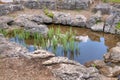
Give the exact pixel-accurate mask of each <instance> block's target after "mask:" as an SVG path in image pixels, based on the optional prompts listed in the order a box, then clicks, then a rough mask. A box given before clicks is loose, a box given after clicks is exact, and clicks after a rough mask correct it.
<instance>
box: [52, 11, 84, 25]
mask: <svg viewBox="0 0 120 80" xmlns="http://www.w3.org/2000/svg"><path fill="white" fill-rule="evenodd" d="M53 23H55V24H63V25H70V26H79V27H85V26H86V17H85V16H83V15H76V16H72V15H71V14H70V13H62V12H61V13H58V12H54V17H53Z"/></svg>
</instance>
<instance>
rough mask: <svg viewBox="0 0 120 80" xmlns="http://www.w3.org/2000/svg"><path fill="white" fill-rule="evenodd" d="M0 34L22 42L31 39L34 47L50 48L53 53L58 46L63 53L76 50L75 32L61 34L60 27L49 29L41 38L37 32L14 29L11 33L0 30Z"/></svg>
mask: <svg viewBox="0 0 120 80" xmlns="http://www.w3.org/2000/svg"><path fill="white" fill-rule="evenodd" d="M0 33H3V34H4V35H12V36H14V37H16V36H17V37H18V38H19V39H23V40H27V39H31V38H32V39H34V46H39V47H40V48H43V49H47V48H48V47H52V49H53V51H54V52H55V50H56V49H57V47H58V45H61V46H62V47H63V49H64V52H67V51H68V50H69V51H71V52H74V51H75V50H77V49H78V47H76V44H75V39H74V36H75V32H73V30H72V28H70V30H69V31H66V32H62V31H61V30H60V26H59V27H58V28H56V29H54V28H50V29H49V31H48V34H47V36H43V35H42V34H41V33H38V32H35V33H33V34H31V33H30V32H28V31H25V30H23V29H14V30H12V32H7V31H5V30H3V29H0ZM62 33H63V34H62Z"/></svg>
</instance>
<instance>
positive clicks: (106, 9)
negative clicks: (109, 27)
mask: <svg viewBox="0 0 120 80" xmlns="http://www.w3.org/2000/svg"><path fill="white" fill-rule="evenodd" d="M111 9H112V6H111V5H110V4H107V3H100V4H97V5H96V6H95V8H94V9H93V11H94V12H97V11H101V12H102V14H110V11H111Z"/></svg>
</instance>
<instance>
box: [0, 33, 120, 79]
mask: <svg viewBox="0 0 120 80" xmlns="http://www.w3.org/2000/svg"><path fill="white" fill-rule="evenodd" d="M114 48H117V49H114ZM114 48H113V49H111V50H112V52H111V51H110V52H108V53H107V54H105V61H102V60H96V61H93V62H89V63H86V64H85V66H87V67H85V66H84V65H81V64H80V63H78V62H75V61H73V60H69V59H68V58H66V57H55V54H53V53H50V52H47V51H44V50H37V51H34V52H28V50H27V49H26V48H24V47H22V46H20V45H18V44H16V43H13V42H9V41H8V40H7V39H6V38H4V36H3V35H2V34H0V58H1V59H5V58H8V59H10V58H16V59H20V58H26V59H27V60H32V59H34V60H35V59H39V60H42V62H41V63H42V66H45V67H47V68H48V69H49V70H50V71H51V72H52V73H53V74H54V76H55V77H56V78H57V79H56V80H98V79H99V80H117V76H119V74H120V66H119V65H118V64H117V65H114V66H110V65H108V64H107V63H106V62H111V64H112V63H116V62H118V63H119V62H120V59H119V58H120V51H119V50H120V43H118V44H117V46H116V47H114ZM112 54H113V55H112ZM106 56H107V57H106ZM115 56H116V57H117V58H115ZM116 59H117V60H116ZM94 65H95V66H94ZM55 66H56V67H55Z"/></svg>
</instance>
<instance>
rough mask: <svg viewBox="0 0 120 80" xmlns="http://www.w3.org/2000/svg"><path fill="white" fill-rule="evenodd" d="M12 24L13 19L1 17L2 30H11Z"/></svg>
mask: <svg viewBox="0 0 120 80" xmlns="http://www.w3.org/2000/svg"><path fill="white" fill-rule="evenodd" d="M11 22H13V18H11V17H6V16H2V17H0V28H1V29H6V28H9V27H10V26H9V24H11Z"/></svg>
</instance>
